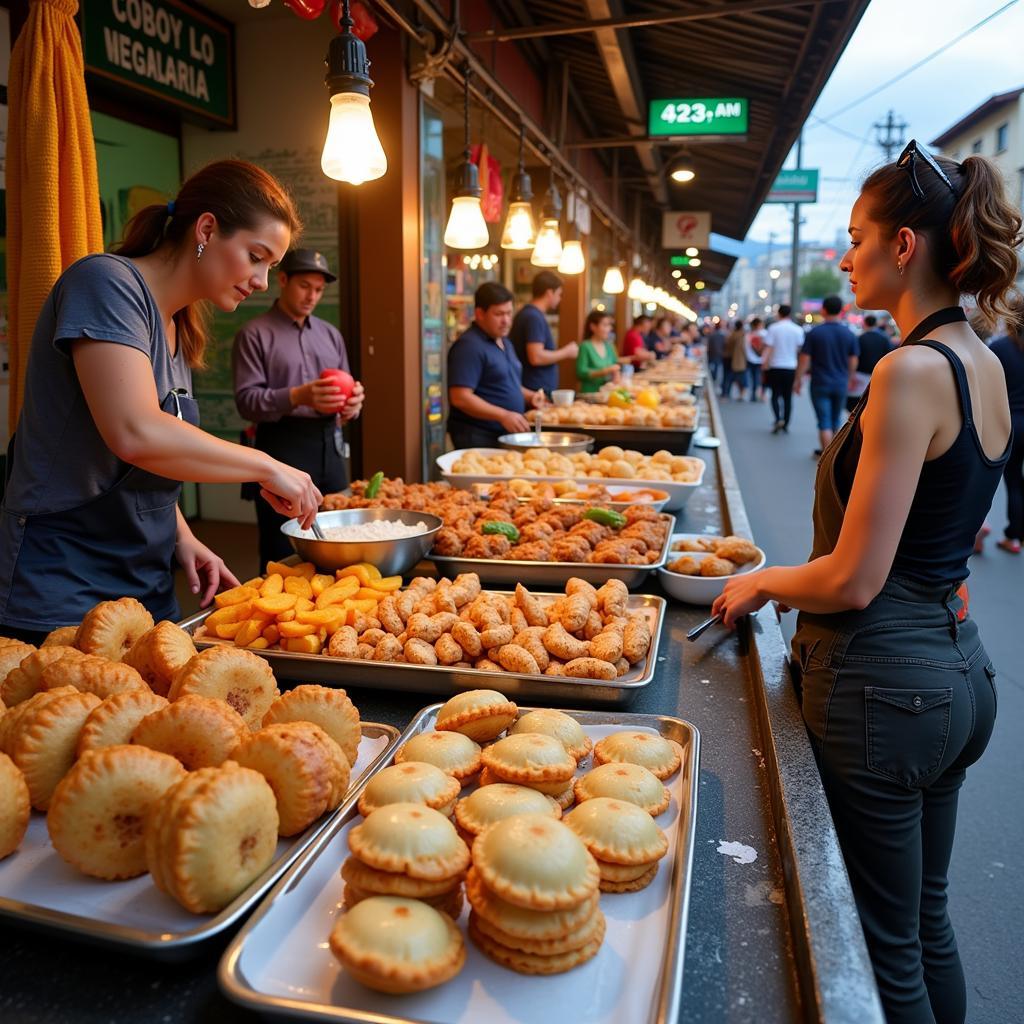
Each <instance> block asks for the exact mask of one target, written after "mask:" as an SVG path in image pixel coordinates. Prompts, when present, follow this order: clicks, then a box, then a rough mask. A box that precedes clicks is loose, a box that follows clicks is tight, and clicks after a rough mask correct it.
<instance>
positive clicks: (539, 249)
mask: <svg viewBox="0 0 1024 1024" xmlns="http://www.w3.org/2000/svg"><path fill="white" fill-rule="evenodd" d="M561 261H562V236H561V234H560V233H559V231H558V221H557V220H554V219H548V220H545V221H544V222H543V224H541V227H540V231H539V232H538V233H537V244H536V245H535V246H534V247H533V255H532V256H531V257H530V262H531V263H532V264H533V265H534V266H535V267H557V266H558V264H559V263H560V262H561Z"/></svg>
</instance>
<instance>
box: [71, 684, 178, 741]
mask: <svg viewBox="0 0 1024 1024" xmlns="http://www.w3.org/2000/svg"><path fill="white" fill-rule="evenodd" d="M165 707H167V700H166V699H165V698H164V697H159V696H157V695H156V694H155V693H151V692H150V691H148V690H126V691H125V692H124V693H115V694H114V696H113V697H107V699H106V700H104V701H101V702H100V705H99V707H96V708H93V710H92V711H91V712H90V713H89V717H88V718H87V719H86V720H85V725H83V726H82V731H81V732H80V733H79V734H78V750H77V753H78V756H79V757H81V756H82V755H83V754H84V753H85V752H86V751H87V750H99V748H100V747H116V746H119V745H120V744H122V743H130V742H131V739H132V733H133V732H134V731H135V726H137V725H138V724H139V722H141V721H142V720H143V719H144V718H145V717H146V716H147V715H151V714H153V712H154V711H159V710H160V709H161V708H165Z"/></svg>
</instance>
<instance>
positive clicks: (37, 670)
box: [0, 646, 82, 708]
mask: <svg viewBox="0 0 1024 1024" xmlns="http://www.w3.org/2000/svg"><path fill="white" fill-rule="evenodd" d="M81 654H82V652H81V651H79V650H76V649H75V648H74V647H57V646H54V647H43V648H40V649H39V650H38V651H32V652H31V653H30V654H27V655H25V656H24V658H23V659H22V660H21V661H20V662H19V663H18V665H17V667H15V668H12V669H11V670H10V671H9V672H8V673H7V676H6V678H5V679H4V681H3V683H2V684H0V699H2V700H3V702H4V704H6V705H7V707H9V708H13V707H14V706H15V704H20V703H21V702H22V701H24V700H28V699H29V697H31V696H32V694H34V693H39V691H40V690H45V689H46V684H45V683H44V682H43V669H44V668H46V666H47V665H50V664H52V663H53V662H55V661H60V659H61V658H63V657H65V656H69V657H75V656H76V655H77V656H79V657H81Z"/></svg>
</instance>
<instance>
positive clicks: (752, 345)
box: [747, 316, 764, 402]
mask: <svg viewBox="0 0 1024 1024" xmlns="http://www.w3.org/2000/svg"><path fill="white" fill-rule="evenodd" d="M763 328H764V321H763V320H762V319H761V318H760V317H759V316H755V317H754V319H753V320H751V321H750V330H749V331H747V375H748V377H749V378H750V400H751V401H752V402H760V401H761V400H762V399H763V398H764V392H763V390H762V388H761V363H762V355H763V353H764V330H763Z"/></svg>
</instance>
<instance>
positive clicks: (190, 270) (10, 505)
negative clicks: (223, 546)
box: [0, 160, 321, 642]
mask: <svg viewBox="0 0 1024 1024" xmlns="http://www.w3.org/2000/svg"><path fill="white" fill-rule="evenodd" d="M300 226H301V225H300V222H299V218H298V216H297V214H296V212H295V207H294V205H293V204H292V201H291V199H290V198H289V196H288V194H287V193H286V192H285V190H284V189H283V188H282V187H281V185H280V184H279V183H278V182H277V181H276V180H275V179H274V178H273V177H272V176H271V175H269V174H268V173H267V172H266V171H263V170H261V169H260V168H259V167H255V166H253V165H252V164H248V163H244V162H242V161H237V160H226V161H221V162H218V163H213V164H210V165H209V166H207V167H205V168H203V169H202V170H201V171H199V172H197V173H196V174H194V175H193V176H192V177H191V178H189V179H188V180H187V181H186V182H185V183H184V185H182V187H181V191H180V192H179V193H178V196H177V198H176V199H175V200H174V201H173V202H171V203H168V204H166V205H160V206H147V207H146V208H145V209H143V210H141V211H140V212H139V213H138V214H137V215H136V216H135V217H133V218H132V220H131V221H130V222H129V223H128V225H127V227H126V229H125V237H124V241H123V242H122V244H121V246H120V248H119V249H118V250H117V252H116V254H107V253H99V254H95V255H92V256H86V257H85V258H83V259H81V260H78V261H77V262H76V263H74V264H72V266H70V267H69V268H68V269H67V270H66V271H65V272H64V273H63V274H62V275H61V276H60V278H59V279H58V280H57V283H56V284H55V285H54V286H53V289H52V291H51V292H50V294H49V296H48V297H47V299H46V301H45V303H44V304H43V308H42V311H41V313H40V314H39V320H38V322H37V324H36V329H35V333H34V335H33V338H32V347H31V351H30V355H29V362H28V370H27V373H26V377H25V402H24V407H23V408H22V411H21V416H20V418H19V420H18V428H17V431H16V433H15V436H14V438H13V439H12V442H11V449H12V450H11V451H10V452H9V459H8V465H9V467H10V478H9V480H8V482H7V490H6V494H5V496H4V502H3V509H2V518H0V631H2V632H3V633H4V634H5V635H8V636H17V637H21V638H22V639H26V640H30V641H32V642H38V641H39V640H40V639H41V638H42V637H44V636H45V635H46V633H47V632H49V631H50V630H52V629H54V628H56V627H57V626H62V625H68V624H70V623H75V622H78V621H79V620H80V619H81V618H82V616H83V615H84V614H85V613H86V612H87V611H88V610H89V609H90V608H91V607H92V606H93V605H94V604H96V603H97V602H99V601H102V600H105V599H108V598H112V597H121V596H129V597H135V598H138V600H139V601H141V602H142V603H143V604H144V605H145V606H146V607H147V608H148V609H149V611H150V612H151V613H152V614H153V616H154V618H158V619H159V618H176V617H177V613H178V609H177V602H176V601H175V597H174V578H173V565H174V561H175V559H176V560H177V562H178V563H179V564H180V565H181V567H182V568H183V569H184V570H185V574H186V576H187V577H188V581H189V584H190V586H191V589H192V593H194V594H199V593H200V591H201V602H202V604H204V605H205V604H208V603H209V601H210V599H211V598H212V597H213V595H214V593H216V591H217V590H218V588H219V587H220V586H221V585H222V584H232V585H233V584H236V583H237V582H238V581H237V580H236V579H235V577H234V576H233V575H232V574H231V572H229V571H228V569H227V568H226V567H225V565H224V562H223V561H222V560H221V559H220V558H219V557H218V556H217V555H215V554H214V553H213V552H212V551H210V550H209V548H207V547H206V546H205V545H203V544H201V543H200V542H199V541H198V540H197V539H196V538H195V537H194V536H193V534H192V531H191V530H190V529H189V527H188V524H187V523H186V522H185V519H184V517H183V516H182V514H181V512H180V510H179V509H178V504H177V503H178V495H179V492H180V489H181V483H180V482H181V481H182V480H193V481H199V482H218V483H244V482H248V481H255V482H257V483H258V484H259V485H260V488H261V494H262V495H263V497H264V498H265V499H266V500H267V501H268V502H269V503H270V504H271V505H272V506H273V507H274V508H275V509H276V510H277V511H279V512H281V513H282V514H284V515H288V516H293V517H295V518H297V519H299V520H300V522H301V523H302V525H303V526H308V525H309V523H310V522H311V520H312V517H313V516H314V515H315V513H316V509H317V507H318V505H319V503H320V498H321V495H320V493H319V492H318V491H317V489H316V488H315V487H314V486H313V482H312V481H311V480H310V478H309V476H308V475H307V474H306V473H302V472H300V471H298V470H295V469H292V468H291V467H289V466H286V465H284V464H283V463H281V462H277V461H275V460H274V459H272V458H271V457H270V456H269V455H266V454H264V453H263V452H259V451H256V450H255V449H252V448H246V447H243V446H242V445H237V444H232V443H230V442H228V441H222V440H219V439H218V438H216V437H213V436H212V435H210V434H207V433H204V432H203V431H202V430H200V429H199V428H198V426H197V424H198V421H199V415H198V410H197V407H196V402H195V399H194V398H192V397H191V384H192V370H193V369H194V368H197V367H201V366H203V365H204V349H205V346H206V340H207V331H206V323H205V321H204V317H203V314H202V305H201V304H202V303H205V302H212V303H213V305H215V306H216V307H217V308H218V309H220V310H223V311H224V312H234V310H235V309H236V308H237V307H238V305H239V303H241V302H242V300H243V299H245V298H247V297H248V296H249V295H250V294H251V293H252V292H253V291H265V290H266V287H267V275H268V273H269V271H270V268H271V267H272V266H274V265H276V264H277V263H278V262H279V261H280V260H281V257H282V256H284V254H285V252H286V251H287V249H288V246H289V243H290V241H291V240H292V237H293V236H294V235H296V234H297V233H298V232H299V230H300Z"/></svg>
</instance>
